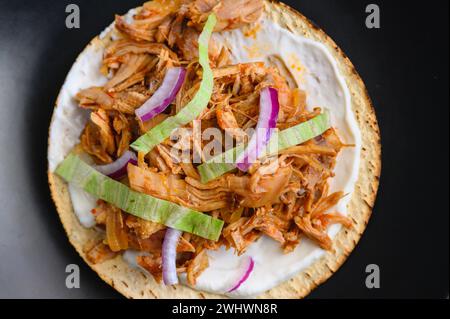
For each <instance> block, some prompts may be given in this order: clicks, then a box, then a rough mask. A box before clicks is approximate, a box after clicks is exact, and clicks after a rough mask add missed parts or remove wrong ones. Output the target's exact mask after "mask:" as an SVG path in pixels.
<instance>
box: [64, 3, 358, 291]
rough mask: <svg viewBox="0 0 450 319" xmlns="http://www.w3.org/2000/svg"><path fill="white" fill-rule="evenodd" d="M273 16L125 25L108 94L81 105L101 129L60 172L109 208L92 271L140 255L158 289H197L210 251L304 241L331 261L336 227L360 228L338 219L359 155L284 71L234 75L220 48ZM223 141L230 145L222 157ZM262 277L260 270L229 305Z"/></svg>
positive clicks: (189, 13) (110, 51) (243, 12)
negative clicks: (352, 160) (349, 166)
mask: <svg viewBox="0 0 450 319" xmlns="http://www.w3.org/2000/svg"><path fill="white" fill-rule="evenodd" d="M263 5H264V3H263V1H262V0H246V1H238V0H223V1H217V0H195V1H192V0H191V1H190V0H185V1H181V0H180V1H178V0H170V1H164V0H159V1H152V2H148V3H145V4H144V5H143V7H142V8H141V9H140V10H139V11H137V12H135V13H134V16H133V19H129V18H128V17H122V16H116V19H115V28H116V29H117V30H118V31H119V32H120V37H118V38H117V39H113V40H112V41H111V42H110V43H109V45H108V47H107V48H106V49H105V50H104V52H103V61H102V65H101V70H100V71H101V73H102V74H103V75H104V76H106V77H107V78H108V81H107V83H106V84H104V85H103V86H96V87H89V88H86V89H84V90H81V91H80V92H78V94H77V95H76V99H77V102H78V104H79V107H81V108H83V109H88V110H90V111H91V113H90V119H89V121H88V122H87V124H86V126H85V127H84V130H83V132H82V134H81V137H80V141H81V143H80V145H79V146H77V147H76V149H75V150H74V151H73V152H72V154H71V155H69V156H68V157H67V158H66V159H65V160H64V161H63V162H62V163H61V164H60V165H59V167H58V168H57V170H56V173H57V174H58V175H60V176H61V177H63V178H64V179H65V180H66V181H67V182H70V183H73V184H74V185H76V186H78V187H80V188H82V189H83V190H84V191H86V192H88V193H90V194H91V195H93V196H95V198H97V199H98V201H97V207H96V208H95V209H93V210H92V214H93V215H94V217H95V223H96V226H97V228H98V229H99V231H100V232H101V233H102V234H104V235H103V240H101V241H100V242H98V243H97V244H95V245H92V246H91V247H88V248H87V249H88V253H87V256H88V258H89V260H90V261H91V263H102V262H104V261H105V260H108V259H111V258H114V257H116V256H117V255H118V254H121V253H124V252H126V251H129V250H134V251H137V252H139V253H138V254H137V256H136V262H137V264H138V265H139V266H140V267H141V268H143V269H145V270H146V271H148V272H149V273H150V274H151V275H152V276H153V277H154V278H155V279H156V280H157V281H158V282H164V283H165V284H166V285H174V284H177V283H178V274H185V275H186V277H187V282H188V283H189V284H190V285H195V284H196V281H197V279H198V278H199V276H201V275H202V272H204V270H205V269H207V268H208V267H209V259H208V252H210V251H215V250H218V249H219V248H221V247H225V248H226V249H227V250H228V249H230V250H233V251H234V252H235V254H237V255H242V254H244V253H245V252H246V251H247V250H248V248H249V247H250V246H251V245H252V244H254V243H255V242H256V241H258V240H260V239H261V237H262V236H266V237H268V238H270V239H272V240H273V241H276V242H277V243H278V244H279V249H280V250H282V251H283V252H284V253H285V254H289V253H291V252H292V251H293V250H294V249H295V248H296V247H297V246H298V245H302V240H303V239H304V238H308V239H309V240H312V241H313V242H314V243H315V244H316V245H318V246H320V247H321V248H322V249H324V250H331V249H332V240H331V239H330V237H329V236H328V233H327V231H328V228H329V226H330V225H332V224H342V225H343V226H344V227H347V228H350V227H352V221H351V220H350V219H349V218H347V217H345V216H344V215H343V214H340V213H339V212H336V211H335V210H334V209H335V207H336V204H337V203H338V202H339V201H340V200H341V199H342V198H343V197H344V196H345V195H346V194H344V192H343V191H338V192H331V191H330V186H329V181H330V179H332V178H333V177H334V168H335V165H336V160H337V157H338V155H339V154H340V152H341V150H342V149H343V148H345V147H349V145H345V144H344V142H343V141H341V139H340V138H339V135H338V134H337V130H336V129H335V128H333V127H332V126H331V125H330V119H329V115H328V113H327V112H324V111H322V109H321V108H319V107H317V108H314V109H312V110H311V109H309V108H307V107H306V104H307V103H306V101H307V96H308V92H307V91H306V90H305V89H304V88H302V87H298V86H297V85H293V84H292V81H289V79H288V78H287V77H288V76H287V75H286V74H285V72H283V70H281V69H280V67H279V66H277V65H276V64H269V63H265V62H246V63H238V64H236V63H233V62H232V59H231V58H230V48H228V47H227V46H226V45H223V44H219V43H216V42H215V41H214V37H212V33H214V32H220V31H227V30H232V29H237V28H247V27H248V26H249V25H251V24H254V23H256V22H257V21H258V19H260V16H261V14H262V12H263ZM181 129H184V132H187V133H186V134H181V135H180V134H174V132H175V133H176V132H180V130H181ZM210 129H215V130H216V131H217V130H218V131H219V132H221V133H222V134H221V135H220V137H219V138H217V137H215V136H214V138H216V140H217V139H219V145H220V147H219V149H220V152H219V154H217V152H216V153H214V154H212V150H213V149H212V148H211V147H208V145H210V143H211V139H212V138H213V137H212V136H211V134H208V130H210ZM174 135H176V136H175V138H174ZM230 138H231V141H232V143H231V144H232V147H231V148H228V149H227V148H226V147H225V146H224V145H225V143H224V140H225V139H228V140H230ZM216 142H217V141H216ZM216 145H217V144H216ZM214 150H215V151H216V150H217V147H215V148H214ZM226 154H228V155H230V154H231V156H230V157H231V159H232V160H231V161H226V160H225V156H224V155H226ZM101 230H104V232H102V231H101ZM254 267H256V266H255V263H254V262H253V260H252V259H251V258H250V259H249V262H248V266H247V267H246V269H245V270H244V271H243V273H242V276H241V277H240V280H239V281H237V282H236V283H235V284H234V285H232V286H230V287H229V288H230V289H229V290H227V291H226V292H232V291H234V290H237V289H238V288H239V286H240V285H241V284H242V283H243V282H244V281H245V280H246V279H247V278H248V276H249V275H250V274H251V272H252V271H253V268H254ZM237 271H238V270H237Z"/></svg>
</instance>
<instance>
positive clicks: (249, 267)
mask: <svg viewBox="0 0 450 319" xmlns="http://www.w3.org/2000/svg"><path fill="white" fill-rule="evenodd" d="M254 268H255V261H254V260H253V258H252V257H249V258H248V262H247V265H246V267H245V272H244V274H243V276H242V277H241V278H240V279H239V280H238V282H237V283H236V284H235V285H234V286H233V288H231V289H230V290H228V291H227V292H228V293H231V292H234V291H236V290H238V289H239V288H240V287H241V286H242V284H243V283H244V282H246V281H247V279H248V278H249V277H250V275H251V274H252V272H253V269H254Z"/></svg>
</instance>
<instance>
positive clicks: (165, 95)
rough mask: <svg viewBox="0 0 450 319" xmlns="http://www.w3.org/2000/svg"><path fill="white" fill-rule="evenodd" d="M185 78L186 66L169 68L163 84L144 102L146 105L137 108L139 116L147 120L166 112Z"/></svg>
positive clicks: (143, 120)
mask: <svg viewBox="0 0 450 319" xmlns="http://www.w3.org/2000/svg"><path fill="white" fill-rule="evenodd" d="M185 78H186V69H184V68H178V67H177V68H170V69H169V70H167V72H166V76H165V77H164V80H163V82H162V84H161V86H160V87H159V88H158V90H156V92H155V93H154V94H153V95H152V97H151V98H150V99H148V100H147V101H146V102H145V103H144V105H142V106H141V107H140V108H138V109H137V110H136V112H135V113H136V116H137V117H139V118H140V119H141V121H142V122H145V121H148V120H151V119H152V118H154V117H155V116H156V115H158V114H160V113H162V112H164V110H165V109H166V108H167V107H168V106H169V105H170V103H172V102H173V100H175V97H176V96H177V94H178V91H180V89H181V86H182V85H183V82H184V80H185Z"/></svg>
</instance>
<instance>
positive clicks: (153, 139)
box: [131, 13, 217, 153]
mask: <svg viewBox="0 0 450 319" xmlns="http://www.w3.org/2000/svg"><path fill="white" fill-rule="evenodd" d="M216 23H217V17H216V15H215V14H214V13H212V14H210V15H209V17H208V20H207V21H206V24H205V27H204V28H203V31H202V33H201V34H200V37H199V40H198V47H199V62H200V65H201V66H202V69H203V77H202V81H201V82H200V88H199V90H198V91H197V93H196V95H195V96H194V98H193V99H192V100H191V101H190V102H189V103H188V104H187V105H186V106H185V107H184V108H183V109H182V110H181V111H180V112H178V114H177V115H175V116H173V117H170V118H168V119H167V120H165V121H163V122H162V123H161V124H159V125H157V126H156V127H154V128H153V129H151V130H150V131H148V132H147V133H146V134H144V135H143V136H141V137H140V138H139V139H137V140H136V141H135V142H134V143H133V144H131V147H132V148H133V149H134V150H136V151H138V152H143V153H148V152H150V151H151V150H152V149H153V148H154V147H155V146H156V145H159V144H161V143H162V142H164V141H165V140H166V139H167V138H169V137H170V135H171V134H172V132H173V131H174V130H175V129H177V128H179V127H182V126H184V125H186V124H188V123H190V122H192V121H194V120H195V119H196V118H197V117H198V116H199V115H200V114H201V113H202V111H203V110H204V109H205V108H206V107H207V106H208V103H209V100H210V99H211V95H212V93H213V86H214V78H213V72H212V69H211V66H210V65H209V56H208V52H209V50H208V47H209V40H210V38H211V34H212V32H213V30H214V27H215V26H216Z"/></svg>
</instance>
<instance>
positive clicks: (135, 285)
mask: <svg viewBox="0 0 450 319" xmlns="http://www.w3.org/2000/svg"><path fill="white" fill-rule="evenodd" d="M265 11H266V14H267V15H268V16H269V17H270V19H271V20H273V21H274V22H276V23H278V24H279V25H280V26H282V27H283V28H286V29H288V30H289V31H291V32H293V33H294V34H298V35H301V36H303V37H306V38H309V39H312V40H315V41H318V42H321V43H323V44H325V45H326V46H327V48H328V49H329V51H330V52H331V53H332V54H333V56H334V58H335V59H336V61H337V64H338V66H339V69H340V72H341V74H342V75H343V77H344V78H345V80H346V83H347V86H348V88H349V91H350V93H351V97H352V109H353V111H354V113H355V117H356V119H357V122H358V125H359V128H360V130H361V134H362V150H361V162H360V169H359V177H358V181H357V183H356V185H355V191H354V193H353V194H352V198H351V201H350V203H349V206H348V213H349V215H348V216H349V217H350V218H351V219H352V220H353V222H354V227H353V228H352V229H350V230H347V229H344V228H343V229H341V231H340V232H339V233H338V235H337V236H336V237H335V239H334V240H333V248H334V249H333V251H331V252H327V253H326V254H325V255H324V257H322V258H321V259H319V260H318V261H316V262H315V263H313V264H312V265H311V266H310V267H308V268H307V269H306V270H304V271H302V272H301V273H299V274H297V275H296V276H295V277H294V278H292V279H291V280H289V281H287V282H285V283H283V284H281V285H279V286H278V287H276V288H273V289H271V290H270V291H268V292H266V293H264V294H262V295H261V296H259V297H258V298H303V297H305V296H307V295H308V294H309V293H310V292H311V291H312V290H313V289H314V288H316V287H317V286H318V285H320V284H321V283H323V282H325V281H326V280H327V279H328V278H329V277H330V276H331V275H332V274H333V273H334V272H336V271H337V270H338V269H339V267H340V266H341V265H342V264H343V263H344V261H345V260H346V259H347V257H348V256H349V255H350V253H351V252H352V251H353V249H354V248H355V246H356V244H357V243H358V241H359V239H360V238H361V235H362V233H363V232H364V229H365V228H366V226H367V223H368V221H369V218H370V216H371V213H372V208H373V206H374V202H375V198H376V194H377V190H378V185H379V176H380V172H381V141H380V132H379V128H378V123H377V119H376V115H375V111H374V109H373V106H372V103H371V100H370V98H369V95H368V93H367V90H366V87H365V85H364V83H363V81H362V80H361V78H360V76H359V75H358V73H357V72H356V70H355V68H354V66H353V65H352V63H351V61H350V60H349V59H348V58H347V57H346V55H345V54H344V53H343V52H342V50H341V49H340V48H339V47H338V46H337V45H336V44H335V43H334V41H333V40H332V39H331V38H330V37H328V36H327V35H326V34H325V32H323V31H322V30H321V29H320V28H318V27H317V26H315V25H314V24H313V23H311V22H310V21H309V20H308V19H307V18H306V17H304V16H303V15H302V14H300V13H299V12H297V11H295V10H294V9H292V8H290V7H288V6H287V5H285V4H283V3H279V2H275V1H266V7H265ZM109 41H111V40H110V37H109V36H106V37H102V38H100V37H96V38H95V39H93V40H92V41H91V43H90V44H89V46H96V47H105V46H106V45H107V44H108V43H109ZM82 54H83V53H81V55H82ZM48 179H49V185H50V190H51V194H52V197H53V200H54V202H55V204H56V208H57V211H58V214H59V217H60V219H61V222H62V224H63V226H64V229H65V231H66V233H67V236H68V238H69V241H70V243H71V244H72V245H73V246H74V247H75V249H76V250H77V252H78V253H79V254H80V256H81V257H82V258H83V259H84V261H85V262H86V263H87V264H88V265H89V266H90V267H91V268H92V269H93V270H94V271H95V272H96V273H97V274H98V275H99V276H100V277H101V278H102V279H103V280H104V281H105V282H106V283H108V284H109V285H110V286H111V287H113V288H114V289H116V290H117V291H118V292H120V293H121V294H122V295H124V296H125V297H127V298H163V299H175V298H180V299H191V298H225V297H224V296H220V295H215V294H210V293H204V292H199V291H196V290H193V289H191V288H188V287H185V286H176V287H165V286H164V285H160V284H158V283H156V282H155V280H154V279H153V278H152V277H151V276H149V275H146V274H144V273H143V272H141V271H139V270H136V269H134V268H132V267H131V266H130V265H129V264H128V263H126V262H125V261H124V260H123V259H122V257H121V256H118V257H116V258H115V259H112V260H109V261H106V262H104V263H102V264H97V265H93V264H91V263H90V262H89V261H88V259H87V256H86V252H85V251H84V249H85V247H86V246H89V243H94V242H96V241H98V240H99V235H98V232H97V231H96V230H93V229H86V228H84V227H83V226H82V225H81V224H80V223H79V221H78V219H77V217H76V216H75V214H74V212H73V208H72V203H71V199H70V195H69V191H68V187H67V184H66V183H65V182H64V181H63V180H62V179H61V178H59V177H58V176H56V175H54V174H52V173H51V172H50V171H49V172H48Z"/></svg>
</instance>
